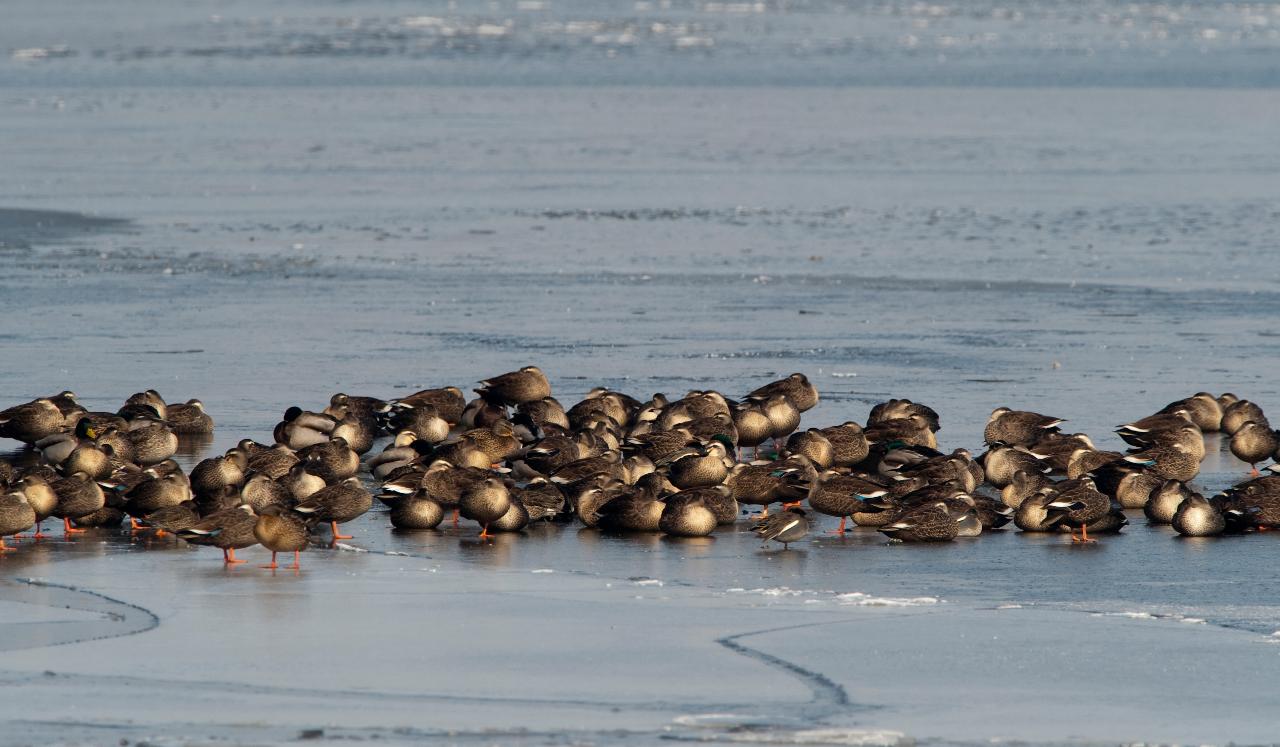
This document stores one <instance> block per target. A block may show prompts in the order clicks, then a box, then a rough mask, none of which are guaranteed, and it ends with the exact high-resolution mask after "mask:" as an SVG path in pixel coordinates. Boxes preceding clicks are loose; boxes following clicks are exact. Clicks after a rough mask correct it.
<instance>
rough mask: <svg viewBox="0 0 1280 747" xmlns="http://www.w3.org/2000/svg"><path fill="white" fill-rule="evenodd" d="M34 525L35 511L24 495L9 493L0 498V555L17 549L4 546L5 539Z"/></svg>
mask: <svg viewBox="0 0 1280 747" xmlns="http://www.w3.org/2000/svg"><path fill="white" fill-rule="evenodd" d="M35 525H36V511H35V509H34V508H32V507H31V504H30V503H29V502H28V501H27V497H26V496H25V495H23V494H22V493H18V492H12V491H11V492H9V493H6V494H4V495H3V496H0V553H6V552H12V551H14V550H15V549H17V548H13V547H9V546H7V545H5V543H4V538H5V537H10V536H13V535H16V534H21V533H22V532H25V531H27V530H28V529H30V528H31V527H33V526H35Z"/></svg>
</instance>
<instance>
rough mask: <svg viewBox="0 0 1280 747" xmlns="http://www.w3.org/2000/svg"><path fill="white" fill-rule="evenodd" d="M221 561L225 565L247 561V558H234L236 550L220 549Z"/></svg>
mask: <svg viewBox="0 0 1280 747" xmlns="http://www.w3.org/2000/svg"><path fill="white" fill-rule="evenodd" d="M222 562H223V563H225V564H226V565H235V564H236V563H247V562H249V561H247V560H236V551H235V550H234V549H230V550H223V551H222Z"/></svg>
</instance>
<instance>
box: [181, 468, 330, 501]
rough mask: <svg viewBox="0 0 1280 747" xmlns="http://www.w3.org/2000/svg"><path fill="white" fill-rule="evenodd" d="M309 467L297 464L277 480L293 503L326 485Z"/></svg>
mask: <svg viewBox="0 0 1280 747" xmlns="http://www.w3.org/2000/svg"><path fill="white" fill-rule="evenodd" d="M310 466H311V465H310V464H309V463H308V462H297V463H296V464H294V465H293V466H292V467H290V468H289V472H288V474H286V475H285V476H284V477H281V478H279V482H280V485H281V486H282V487H284V489H285V490H288V491H289V495H290V497H292V498H293V500H294V501H295V502H297V501H303V500H306V499H307V498H310V497H311V496H312V495H313V494H314V493H315V492H316V491H318V490H322V489H323V488H324V487H325V486H326V484H327V483H325V481H324V478H323V477H321V476H319V475H317V474H315V473H314V472H312V471H310V469H309V467H310ZM192 474H193V475H194V473H192Z"/></svg>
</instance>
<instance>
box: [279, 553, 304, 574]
mask: <svg viewBox="0 0 1280 747" xmlns="http://www.w3.org/2000/svg"><path fill="white" fill-rule="evenodd" d="M272 555H273V556H274V555H275V553H272ZM273 560H274V558H273ZM289 568H291V569H293V570H295V571H297V570H301V569H302V553H301V552H300V551H298V550H294V551H293V565H291V566H289Z"/></svg>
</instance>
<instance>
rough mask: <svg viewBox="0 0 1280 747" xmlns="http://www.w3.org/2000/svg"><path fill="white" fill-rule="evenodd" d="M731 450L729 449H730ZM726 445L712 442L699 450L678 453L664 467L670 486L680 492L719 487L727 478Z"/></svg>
mask: <svg viewBox="0 0 1280 747" xmlns="http://www.w3.org/2000/svg"><path fill="white" fill-rule="evenodd" d="M730 448H731V447H730ZM728 455H729V451H728V448H727V447H726V445H725V444H724V443H723V442H722V441H719V440H713V441H710V442H709V443H707V444H705V445H703V446H702V447H701V448H692V449H688V450H685V451H684V452H682V453H679V454H677V455H676V456H675V458H673V459H672V460H671V461H670V462H668V463H667V464H666V465H664V466H666V467H667V469H668V471H669V474H668V479H670V480H671V484H673V485H675V486H676V487H677V488H680V489H681V490H687V489H689V488H708V487H711V486H713V485H719V484H720V483H722V482H724V480H725V478H726V477H728V476H729V468H730V466H731V462H730V460H729V458H728Z"/></svg>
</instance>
